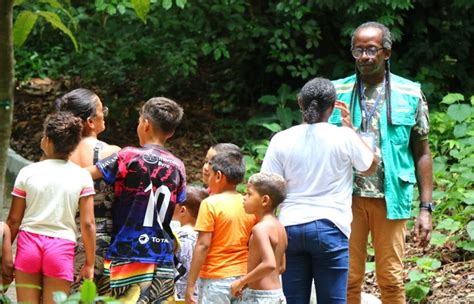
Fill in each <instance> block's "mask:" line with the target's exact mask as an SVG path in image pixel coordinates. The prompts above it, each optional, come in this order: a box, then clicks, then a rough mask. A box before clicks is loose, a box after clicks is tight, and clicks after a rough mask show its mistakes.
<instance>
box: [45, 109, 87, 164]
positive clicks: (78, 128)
mask: <svg viewBox="0 0 474 304" xmlns="http://www.w3.org/2000/svg"><path fill="white" fill-rule="evenodd" d="M82 125H83V124H82V120H81V119H80V118H79V117H76V116H74V115H73V114H72V113H70V112H56V113H53V114H50V115H48V116H47V117H46V119H45V121H44V125H43V135H44V136H46V137H48V138H49V139H50V140H51V142H52V143H53V145H54V152H55V153H58V154H60V155H64V156H66V157H67V156H68V155H69V154H71V152H72V151H74V149H76V147H77V145H78V144H79V142H80V141H81V132H82Z"/></svg>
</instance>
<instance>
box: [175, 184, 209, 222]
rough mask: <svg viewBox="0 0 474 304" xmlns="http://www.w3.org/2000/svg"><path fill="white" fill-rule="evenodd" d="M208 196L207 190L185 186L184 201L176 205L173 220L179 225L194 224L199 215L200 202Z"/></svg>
mask: <svg viewBox="0 0 474 304" xmlns="http://www.w3.org/2000/svg"><path fill="white" fill-rule="evenodd" d="M208 196H209V194H208V193H207V190H206V189H204V188H203V187H197V186H187V187H186V201H184V203H182V204H177V205H176V208H175V209H174V214H173V219H174V220H177V221H179V222H180V223H181V225H186V224H194V223H195V222H196V219H197V216H198V213H199V207H200V206H201V202H202V201H203V200H204V199H205V198H206V197H208Z"/></svg>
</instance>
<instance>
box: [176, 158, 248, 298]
mask: <svg viewBox="0 0 474 304" xmlns="http://www.w3.org/2000/svg"><path fill="white" fill-rule="evenodd" d="M209 165H210V170H209V180H208V184H209V188H210V190H211V193H212V194H213V195H211V196H209V197H208V198H207V199H205V200H204V201H202V203H201V207H200V208H199V214H198V218H197V221H196V225H195V226H194V230H196V231H198V232H199V236H198V239H197V241H196V246H195V249H194V253H193V259H192V262H191V270H190V271H189V276H188V284H187V286H186V292H185V300H186V303H196V300H195V299H194V296H193V292H194V289H195V287H196V280H197V278H198V275H199V277H200V279H201V286H200V289H199V303H234V302H236V301H237V300H238V299H237V298H235V297H232V295H231V294H230V284H231V283H232V282H233V281H235V280H236V279H238V278H240V277H241V276H242V275H244V274H246V273H247V258H248V241H249V236H250V232H251V230H252V227H253V226H254V225H255V223H256V222H257V220H256V218H255V216H254V215H248V214H246V213H245V210H244V207H243V197H242V195H241V194H240V193H238V192H237V191H236V188H237V185H238V184H239V183H240V182H241V181H242V179H243V177H244V174H245V163H244V160H243V157H242V154H241V153H240V152H239V151H225V152H221V153H218V154H216V155H214V156H213V157H212V158H211V160H210V161H209Z"/></svg>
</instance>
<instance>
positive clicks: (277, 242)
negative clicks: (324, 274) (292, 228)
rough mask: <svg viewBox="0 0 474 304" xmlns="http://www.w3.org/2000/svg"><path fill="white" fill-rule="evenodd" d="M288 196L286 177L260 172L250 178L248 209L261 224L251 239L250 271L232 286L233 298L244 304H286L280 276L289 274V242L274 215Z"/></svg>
mask: <svg viewBox="0 0 474 304" xmlns="http://www.w3.org/2000/svg"><path fill="white" fill-rule="evenodd" d="M285 196H286V184H285V180H284V179H283V177H282V176H280V175H278V174H275V173H257V174H254V175H252V176H251V177H250V178H249V182H248V184H247V193H246V194H245V197H244V209H245V211H246V212H247V213H248V214H254V215H256V216H257V218H258V219H259V222H258V223H257V224H256V225H255V226H254V227H253V229H252V235H251V236H250V241H249V259H248V271H249V272H248V273H247V274H246V275H245V276H243V277H242V278H240V279H238V280H236V281H235V282H233V283H232V285H231V293H232V295H233V296H240V295H242V302H243V303H286V299H285V296H284V295H283V289H282V288H281V281H280V274H281V273H283V272H284V271H285V251H286V247H287V246H288V240H287V236H286V231H285V227H283V225H282V224H281V223H280V222H279V221H278V219H277V218H276V217H275V215H274V214H273V211H274V210H275V209H276V207H277V206H278V205H279V204H280V203H281V202H282V201H283V200H284V199H285ZM247 287H248V288H247Z"/></svg>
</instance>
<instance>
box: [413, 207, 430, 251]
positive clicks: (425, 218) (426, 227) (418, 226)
mask: <svg viewBox="0 0 474 304" xmlns="http://www.w3.org/2000/svg"><path fill="white" fill-rule="evenodd" d="M432 230H433V224H432V221H431V213H430V212H429V211H428V210H424V209H420V214H419V215H418V217H417V218H416V223H415V241H416V244H417V245H418V246H419V247H422V248H424V247H426V246H428V244H429V243H430V239H431V231H432Z"/></svg>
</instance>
